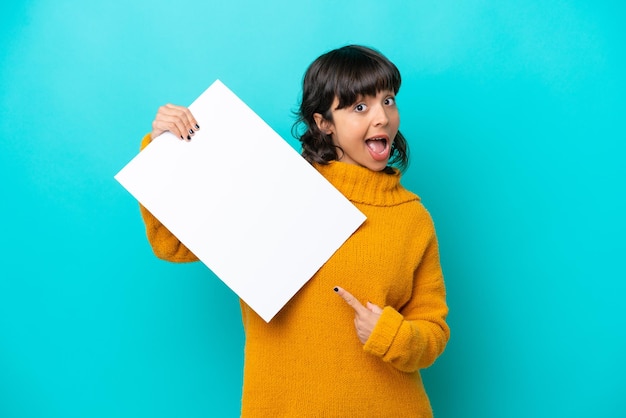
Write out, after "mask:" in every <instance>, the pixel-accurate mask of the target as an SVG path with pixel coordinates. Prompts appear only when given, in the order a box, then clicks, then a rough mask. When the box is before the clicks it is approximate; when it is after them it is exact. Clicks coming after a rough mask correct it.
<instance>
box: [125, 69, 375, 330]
mask: <svg viewBox="0 0 626 418" xmlns="http://www.w3.org/2000/svg"><path fill="white" fill-rule="evenodd" d="M189 109H190V110H191V112H192V113H193V115H194V117H195V118H196V120H197V121H198V124H199V125H200V130H199V131H198V132H197V133H196V134H195V135H194V137H193V139H192V140H191V141H190V142H187V141H181V140H180V139H178V138H176V137H175V136H174V135H173V134H171V133H170V132H166V133H164V134H163V135H160V136H159V137H158V138H155V139H154V140H153V141H152V142H151V143H150V144H149V145H148V146H147V147H146V148H145V149H144V150H143V151H142V152H140V153H139V154H138V155H137V156H136V157H135V158H133V159H132V160H131V161H130V162H129V163H128V164H127V165H126V166H125V167H124V168H123V169H122V170H121V171H120V172H119V173H117V175H116V176H115V179H116V180H117V181H119V182H120V183H121V184H122V186H124V187H125V188H126V189H127V190H128V191H129V192H130V193H131V194H132V195H133V196H134V197H135V198H136V199H137V200H138V201H139V202H141V203H142V204H143V205H144V206H145V207H146V208H147V209H148V210H149V211H150V212H151V213H152V214H153V215H154V216H155V217H156V218H157V219H159V220H160V221H161V222H162V223H163V224H164V225H165V226H166V227H167V228H168V229H169V230H170V231H171V232H172V233H173V234H174V235H175V236H176V237H178V239H179V240H180V241H181V242H182V243H184V244H185V245H186V246H187V247H188V248H189V249H190V250H191V251H192V252H193V253H194V254H195V255H197V256H198V258H199V259H200V260H201V261H202V262H203V263H204V264H206V265H207V266H208V267H209V268H210V269H211V270H212V271H213V272H214V273H215V274H216V275H217V276H218V277H219V278H220V279H221V280H222V281H223V282H224V283H225V284H226V285H227V286H229V287H230V288H231V289H232V290H233V291H234V292H235V293H237V295H238V296H239V297H240V298H241V299H243V300H244V301H245V302H246V303H247V304H248V305H249V306H250V307H251V308H252V309H254V311H255V312H256V313H258V314H259V316H261V317H262V318H263V319H264V320H265V321H266V322H269V321H270V320H271V319H272V318H273V317H274V316H275V315H276V313H278V311H280V309H281V308H282V307H283V306H284V305H285V304H286V303H287V302H288V301H289V299H291V298H292V297H293V295H294V294H295V293H296V292H297V291H298V290H299V289H300V288H301V287H302V286H303V285H304V284H305V283H306V282H307V281H308V280H309V279H310V278H311V277H312V276H313V275H314V274H315V272H316V271H317V270H318V269H319V268H320V267H321V266H322V265H323V264H324V263H325V262H326V261H327V260H328V259H329V258H330V257H331V256H332V254H333V253H334V252H335V251H336V250H337V249H338V248H339V247H340V246H341V245H342V244H343V243H344V242H345V240H346V239H348V237H349V236H350V235H351V234H352V233H353V232H354V231H355V230H356V229H357V228H358V227H359V226H360V225H361V224H362V223H363V222H364V221H365V216H364V215H363V214H362V213H361V212H360V211H359V210H358V209H357V208H356V207H354V206H353V205H352V204H351V203H350V202H349V201H348V200H347V199H346V198H345V197H344V196H343V195H342V194H341V193H339V191H337V189H335V188H334V187H333V186H332V185H331V184H330V183H329V182H328V181H327V180H326V179H325V178H324V177H322V175H321V174H319V173H318V172H317V170H315V169H314V168H313V167H312V166H311V165H310V164H309V163H308V162H306V161H305V160H304V159H303V158H302V156H300V155H299V154H298V153H297V152H296V151H295V150H294V149H293V148H292V147H291V146H290V145H289V144H288V143H287V142H285V141H284V140H283V139H282V138H281V137H280V136H279V135H278V134H277V133H276V132H274V131H273V130H272V129H271V128H270V127H269V126H268V125H267V124H266V123H265V122H264V121H263V120H262V119H261V118H260V117H259V116H258V115H256V114H255V113H254V112H253V111H252V110H251V109H250V108H249V107H248V106H247V105H246V104H245V103H244V102H242V101H241V100H240V99H239V98H238V97H237V96H236V95H235V94H234V93H233V92H231V91H230V90H229V89H228V88H227V87H226V86H225V85H224V84H222V83H221V82H220V81H219V80H217V81H215V82H214V83H213V84H212V85H211V86H210V87H209V88H208V89H207V90H206V91H205V92H204V93H203V94H202V95H201V96H200V97H198V98H197V99H196V100H195V101H194V102H193V103H192V104H191V105H190V106H189Z"/></svg>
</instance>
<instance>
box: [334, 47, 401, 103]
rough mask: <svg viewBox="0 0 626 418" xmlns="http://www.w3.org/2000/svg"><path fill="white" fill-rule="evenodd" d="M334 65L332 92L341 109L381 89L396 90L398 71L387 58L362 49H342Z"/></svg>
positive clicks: (398, 82)
mask: <svg viewBox="0 0 626 418" xmlns="http://www.w3.org/2000/svg"><path fill="white" fill-rule="evenodd" d="M340 54H341V55H343V56H341V57H338V58H339V63H340V65H338V66H337V67H336V72H335V80H334V83H333V90H334V91H333V94H334V96H335V97H337V99H338V101H339V104H338V106H337V109H343V108H345V107H348V106H350V105H352V104H354V103H355V102H356V101H357V100H359V98H360V97H362V96H375V95H376V94H377V93H379V92H381V91H385V90H389V91H393V92H394V93H397V92H398V90H400V83H401V78H400V72H399V71H398V69H397V68H396V66H395V65H394V64H392V63H391V62H390V61H389V60H387V59H385V58H384V57H381V56H380V55H374V54H372V53H371V52H370V51H368V50H366V49H360V48H358V47H357V48H352V49H346V50H342V51H341V52H340Z"/></svg>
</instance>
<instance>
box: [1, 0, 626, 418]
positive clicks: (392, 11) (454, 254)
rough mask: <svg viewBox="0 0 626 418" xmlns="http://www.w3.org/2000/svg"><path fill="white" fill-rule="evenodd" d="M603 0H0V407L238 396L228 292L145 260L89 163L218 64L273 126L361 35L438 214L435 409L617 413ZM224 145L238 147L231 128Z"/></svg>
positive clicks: (114, 152) (137, 409)
mask: <svg viewBox="0 0 626 418" xmlns="http://www.w3.org/2000/svg"><path fill="white" fill-rule="evenodd" d="M624 21H626V13H625V10H624V6H623V5H622V3H621V2H618V1H595V2H589V1H557V0H547V1H545V0H544V1H539V0H526V1H494V0H492V1H487V0H485V1H479V0H470V1H465V2H456V1H447V0H443V1H441V0H440V1H412V2H409V1H398V0H390V1H386V2H381V1H370V0H361V1H345V2H336V1H329V0H319V1H316V2H299V3H298V2H294V1H292V0H289V1H287V0H284V1H274V2H249V1H245V2H243V1H239V0H232V1H226V2H224V1H220V2H218V1H209V2H207V1H198V0H179V1H177V2H166V1H159V0H157V1H150V2H148V1H141V0H125V1H119V0H112V1H106V2H104V1H99V2H83V1H71V0H55V1H49V0H40V1H21V2H19V1H15V2H8V1H5V2H3V4H2V6H0V34H1V40H0V59H1V64H0V111H1V115H0V132H1V133H0V138H1V143H0V144H1V147H0V173H1V175H2V179H1V181H0V184H1V186H0V187H1V190H0V191H1V204H0V228H1V229H0V231H1V236H0V239H1V241H0V251H1V252H0V257H1V259H0V260H1V261H0V278H1V279H0V416H2V417H5V418H9V417H11V418H12V417H65V418H68V417H113V416H115V417H131V416H132V417H136V416H141V417H172V416H184V417H203V416H224V417H229V416H237V415H238V413H239V406H240V394H241V381H242V348H243V333H242V328H241V321H240V317H239V305H238V301H237V299H236V297H235V296H234V295H233V294H232V292H231V291H230V290H229V289H228V288H226V287H225V286H224V285H223V284H222V283H221V282H220V281H219V280H218V279H216V278H215V277H214V276H212V275H211V273H210V272H209V271H208V270H207V269H206V267H204V266H203V265H201V264H199V263H195V264H188V265H174V264H168V263H166V262H163V261H160V260H157V259H156V258H155V257H154V256H153V255H152V253H151V250H150V248H149V246H148V243H147V242H146V239H145V234H144V229H143V224H142V222H141V219H140V216H139V211H138V208H137V204H136V201H135V200H134V199H133V198H132V197H131V196H130V195H129V194H128V193H127V192H126V191H125V190H124V189H123V188H122V187H121V186H120V185H119V184H117V182H116V181H115V180H114V179H113V175H114V174H115V173H117V171H118V170H119V169H121V168H122V167H123V166H124V165H125V164H126V163H127V162H128V161H129V160H130V159H131V158H132V157H133V156H134V155H135V154H136V153H137V151H138V145H139V141H140V138H141V137H142V136H143V135H144V134H145V133H146V132H148V131H149V130H150V122H151V121H152V119H153V117H154V114H155V113H156V110H157V107H158V106H159V105H161V104H164V103H166V102H173V103H177V104H189V103H191V102H192V101H193V99H195V97H197V96H198V95H199V94H200V93H201V92H202V91H204V89H205V88H206V87H207V86H208V85H209V84H210V83H211V82H212V81H213V80H214V79H216V78H220V79H221V80H222V81H223V82H224V83H225V84H226V85H227V86H229V87H230V88H231V89H232V90H233V91H234V92H235V93H237V94H238V95H239V96H240V97H241V98H242V99H243V100H244V101H245V102H247V103H248V105H249V106H250V107H252V109H254V110H255V111H256V112H257V113H258V114H259V115H260V116H261V117H263V118H264V119H265V120H266V121H267V122H268V123H269V124H270V125H271V126H272V127H273V128H274V129H275V130H276V131H278V132H279V133H280V134H281V135H282V136H283V137H285V138H286V139H287V140H288V141H289V142H290V143H291V144H292V145H294V146H297V143H296V141H295V140H294V139H293V138H291V137H290V128H291V123H292V122H293V118H292V116H291V111H292V110H294V109H295V107H296V104H297V100H298V96H299V91H300V80H301V77H302V74H303V72H304V70H305V68H306V66H307V65H308V64H309V63H310V62H311V61H312V60H313V59H314V58H315V57H317V56H318V55H319V54H321V53H323V52H325V51H327V50H329V49H332V48H335V47H338V46H341V45H344V44H346V43H362V44H366V45H370V46H374V47H376V48H378V49H380V50H381V51H383V52H384V53H385V54H386V55H387V56H388V57H389V58H390V59H391V60H392V61H394V62H395V63H396V64H397V65H398V67H399V68H400V70H401V71H402V75H403V87H402V89H401V92H400V95H399V96H398V100H399V105H400V108H401V114H402V130H403V132H404V134H405V136H406V137H407V138H409V141H410V145H411V150H412V163H411V166H410V168H409V170H408V171H407V173H406V175H405V177H404V184H405V186H407V187H408V188H410V189H412V190H414V191H415V192H417V193H418V194H419V195H420V196H421V197H422V199H423V201H424V203H425V205H426V206H427V207H428V208H429V210H430V211H431V214H432V216H433V218H434V220H435V223H436V225H437V228H438V234H439V239H440V244H441V257H442V263H443V267H444V272H445V274H446V283H447V287H448V293H449V305H450V308H451V313H450V316H449V323H450V325H451V328H452V339H451V341H450V344H449V346H448V348H447V350H446V352H445V353H444V355H443V356H442V357H441V358H440V359H439V360H438V361H437V363H436V364H435V365H434V366H433V367H431V368H430V369H428V370H426V371H424V379H425V383H426V386H427V390H428V392H429V394H430V397H431V400H432V404H433V407H434V410H435V413H436V416H438V417H461V416H468V417H469V416H473V417H553V416H568V417H588V416H603V417H623V416H626V397H625V396H624V387H625V386H624V375H625V373H626V359H625V355H624V353H626V321H625V318H626V315H625V313H624V302H623V300H624V297H625V290H626V285H625V280H624V279H626V275H625V274H624V264H623V261H622V260H623V259H624V255H623V254H624V250H625V246H624V236H625V234H626V227H625V226H626V223H625V222H624V213H625V209H626V205H625V202H626V199H625V198H624V192H625V187H624V186H625V181H624V180H625V179H626V175H625V174H626V173H625V166H626V164H624V157H625V155H624V154H625V150H626V149H625V145H624V143H625V139H626V135H625V133H626V132H625V127H624V120H625V116H626V99H625V97H626V85H625V81H626V78H625V76H624V74H625V71H626V57H625V52H626V48H625V47H624V39H626V37H625V36H624V35H625V33H624V32H625V30H624V26H623V24H624ZM232 146H233V152H232V154H231V155H228V156H225V158H229V159H231V160H232V162H233V169H237V144H236V143H233V144H232Z"/></svg>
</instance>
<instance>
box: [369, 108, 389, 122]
mask: <svg viewBox="0 0 626 418" xmlns="http://www.w3.org/2000/svg"><path fill="white" fill-rule="evenodd" d="M387 111H388V110H387V109H386V108H385V106H382V105H378V106H376V109H375V111H374V115H373V118H372V123H373V125H374V126H386V125H387V124H388V123H389V115H388V114H387Z"/></svg>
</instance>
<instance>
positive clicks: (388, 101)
mask: <svg viewBox="0 0 626 418" xmlns="http://www.w3.org/2000/svg"><path fill="white" fill-rule="evenodd" d="M395 104H396V98H395V97H392V96H389V97H387V98H386V99H385V105H387V106H393V105H395Z"/></svg>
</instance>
